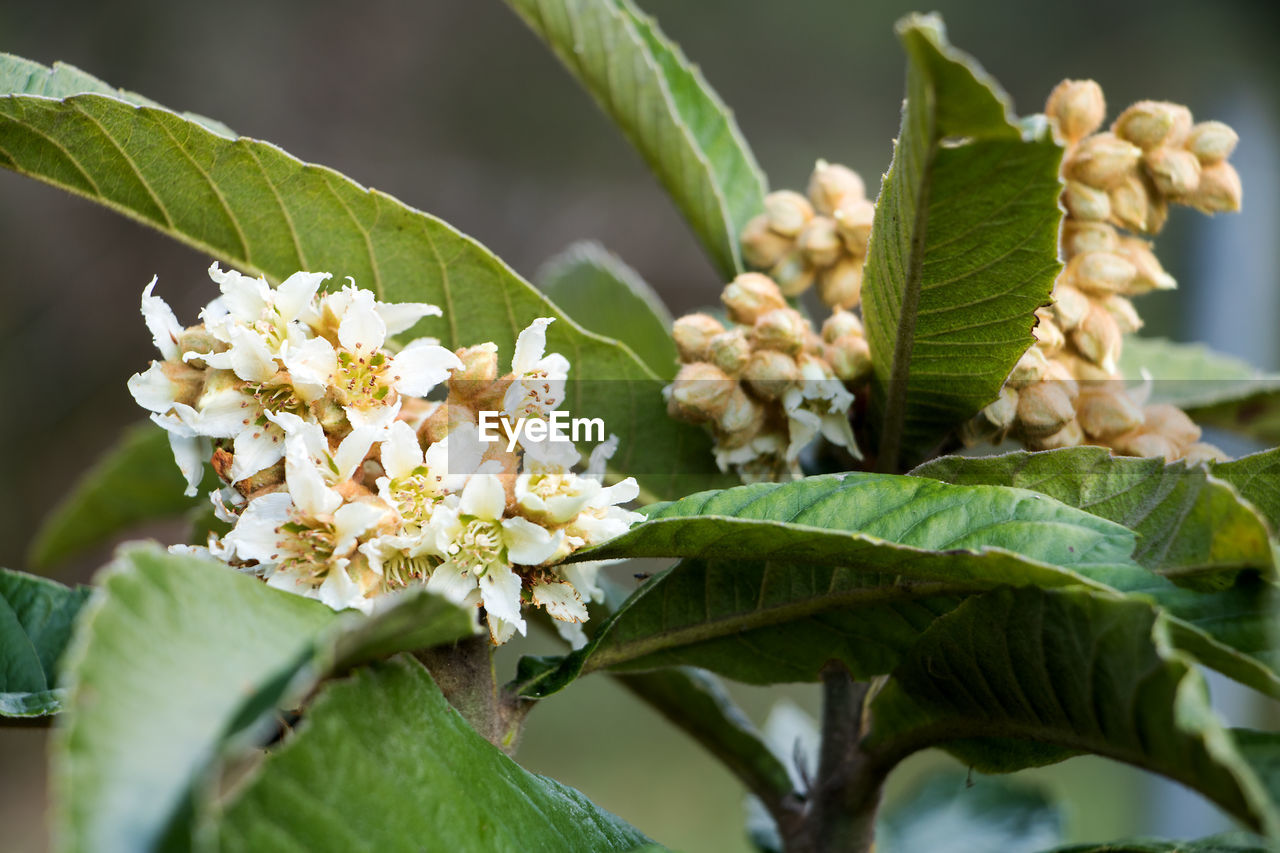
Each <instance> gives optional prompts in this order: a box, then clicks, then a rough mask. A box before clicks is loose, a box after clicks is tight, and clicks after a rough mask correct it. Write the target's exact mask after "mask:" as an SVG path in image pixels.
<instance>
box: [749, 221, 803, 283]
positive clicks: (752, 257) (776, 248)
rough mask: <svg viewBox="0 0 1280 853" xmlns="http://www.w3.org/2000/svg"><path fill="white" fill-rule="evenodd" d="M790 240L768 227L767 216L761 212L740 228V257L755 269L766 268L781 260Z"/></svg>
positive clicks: (789, 246) (788, 248)
mask: <svg viewBox="0 0 1280 853" xmlns="http://www.w3.org/2000/svg"><path fill="white" fill-rule="evenodd" d="M792 242H793V241H792V239H791V238H790V237H784V236H782V235H781V234H779V233H778V232H776V231H774V230H773V229H772V228H770V227H769V217H767V216H765V215H764V214H763V213H762V214H760V215H759V216H757V217H754V218H753V219H752V220H751V221H750V222H748V223H747V227H745V228H743V229H742V258H743V260H745V261H746V262H747V264H748V265H750V266H753V267H755V268H756V269H768V268H769V267H771V266H773V265H774V264H776V263H777V262H778V261H780V260H782V256H783V255H785V254H786V253H787V252H788V251H790V249H791V246H792Z"/></svg>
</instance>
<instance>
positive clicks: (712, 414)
mask: <svg viewBox="0 0 1280 853" xmlns="http://www.w3.org/2000/svg"><path fill="white" fill-rule="evenodd" d="M737 387H738V383H737V382H735V381H734V380H733V379H732V378H730V377H729V376H728V374H726V373H725V372H724V371H723V370H721V369H720V368H718V367H716V366H715V365H714V364H707V363H706V362H702V361H695V362H694V363H693V364H686V365H685V366H684V367H681V368H680V372H679V373H677V374H676V378H675V379H674V380H672V382H671V384H670V385H668V386H667V389H666V393H667V411H668V412H670V414H671V416H672V417H676V418H680V419H682V420H687V421H693V422H694V423H700V422H702V421H706V420H711V419H713V418H718V417H719V416H720V415H721V413H722V412H724V410H725V408H726V407H727V406H728V405H729V399H730V397H732V396H733V392H734V390H736V389H737Z"/></svg>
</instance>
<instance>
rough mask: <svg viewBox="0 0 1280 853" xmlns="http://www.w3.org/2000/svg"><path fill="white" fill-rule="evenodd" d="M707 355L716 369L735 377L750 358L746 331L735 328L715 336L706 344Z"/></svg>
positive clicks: (749, 346)
mask: <svg viewBox="0 0 1280 853" xmlns="http://www.w3.org/2000/svg"><path fill="white" fill-rule="evenodd" d="M707 355H708V357H709V360H710V361H711V363H712V364H714V365H715V366H716V367H718V368H720V369H721V370H723V371H724V372H725V373H728V374H729V375H730V376H736V375H737V374H738V373H739V371H741V370H742V368H744V367H746V365H747V359H749V358H751V344H750V343H749V342H748V341H747V333H746V331H745V330H744V329H743V328H742V327H741V326H737V327H735V328H733V329H730V330H729V331H727V332H721V333H720V334H718V335H716V336H715V337H714V338H712V339H711V341H710V342H709V343H708V344H707Z"/></svg>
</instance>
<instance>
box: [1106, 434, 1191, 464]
mask: <svg viewBox="0 0 1280 853" xmlns="http://www.w3.org/2000/svg"><path fill="white" fill-rule="evenodd" d="M1111 447H1112V449H1113V450H1115V452H1116V453H1119V454H1121V455H1124V456H1145V457H1148V458H1158V457H1159V458H1164V459H1177V458H1178V456H1179V455H1180V454H1179V453H1178V448H1177V447H1176V446H1175V445H1174V443H1173V442H1172V441H1170V440H1169V439H1167V438H1165V437H1164V436H1163V435H1159V434H1157V433H1150V432H1145V431H1143V430H1136V431H1134V432H1127V433H1125V434H1124V435H1121V436H1118V437H1116V438H1115V439H1113V440H1112V441H1111Z"/></svg>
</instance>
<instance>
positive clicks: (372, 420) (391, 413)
mask: <svg viewBox="0 0 1280 853" xmlns="http://www.w3.org/2000/svg"><path fill="white" fill-rule="evenodd" d="M342 411H344V412H346V413H347V420H348V421H350V422H351V425H352V426H353V427H356V428H359V427H370V428H373V429H376V430H379V431H381V430H385V429H386V428H387V427H389V426H391V424H392V422H394V421H395V419H396V416H397V415H399V414H400V399H399V398H398V397H397V398H396V401H395V402H394V403H390V404H387V403H375V404H374V405H372V406H369V407H368V408H365V407H362V406H343V407H342Z"/></svg>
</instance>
